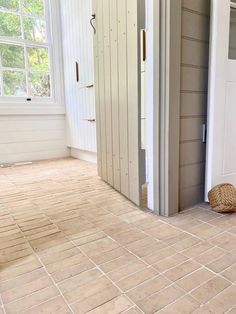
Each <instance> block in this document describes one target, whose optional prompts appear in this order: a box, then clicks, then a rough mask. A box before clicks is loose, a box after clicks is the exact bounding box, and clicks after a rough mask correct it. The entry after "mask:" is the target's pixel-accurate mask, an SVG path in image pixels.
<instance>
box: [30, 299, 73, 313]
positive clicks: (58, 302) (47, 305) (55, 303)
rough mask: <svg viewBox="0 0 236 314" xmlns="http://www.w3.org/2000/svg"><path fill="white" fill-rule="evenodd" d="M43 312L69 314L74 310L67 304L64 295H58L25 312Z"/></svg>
mask: <svg viewBox="0 0 236 314" xmlns="http://www.w3.org/2000/svg"><path fill="white" fill-rule="evenodd" d="M42 313H57V314H58V313H59V314H63V313H64V314H69V313H72V312H71V311H70V309H69V307H68V306H67V305H66V303H65V301H64V300H63V298H62V297H56V298H54V299H51V300H49V301H47V302H44V303H41V304H40V305H38V306H36V307H33V308H32V309H30V310H27V311H25V312H24V314H42Z"/></svg>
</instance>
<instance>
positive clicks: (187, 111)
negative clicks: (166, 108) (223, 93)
mask: <svg viewBox="0 0 236 314" xmlns="http://www.w3.org/2000/svg"><path fill="white" fill-rule="evenodd" d="M206 114H207V93H205V94H200V93H185V92H183V93H181V111H180V115H181V117H189V116H192V117H193V116H205V115H206Z"/></svg>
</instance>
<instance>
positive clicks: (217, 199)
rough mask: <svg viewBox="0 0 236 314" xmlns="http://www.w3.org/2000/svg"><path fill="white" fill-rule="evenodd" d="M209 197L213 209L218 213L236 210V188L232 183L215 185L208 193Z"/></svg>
mask: <svg viewBox="0 0 236 314" xmlns="http://www.w3.org/2000/svg"><path fill="white" fill-rule="evenodd" d="M208 199H209V202H210V205H211V207H212V209H213V210H214V211H216V212H218V213H228V212H234V211H236V190H235V188H234V186H233V185H232V184H228V183H224V184H220V185H217V186H215V187H214V188H213V189H212V190H211V191H210V192H209V193H208Z"/></svg>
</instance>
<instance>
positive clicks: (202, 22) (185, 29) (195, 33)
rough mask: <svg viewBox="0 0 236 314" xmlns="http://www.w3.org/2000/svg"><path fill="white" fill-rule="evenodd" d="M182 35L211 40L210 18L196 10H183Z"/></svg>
mask: <svg viewBox="0 0 236 314" xmlns="http://www.w3.org/2000/svg"><path fill="white" fill-rule="evenodd" d="M182 36H185V37H190V38H192V39H196V40H203V41H206V42H208V41H209V18H208V17H206V16H204V15H200V14H196V13H194V12H189V11H185V10H183V11H182Z"/></svg>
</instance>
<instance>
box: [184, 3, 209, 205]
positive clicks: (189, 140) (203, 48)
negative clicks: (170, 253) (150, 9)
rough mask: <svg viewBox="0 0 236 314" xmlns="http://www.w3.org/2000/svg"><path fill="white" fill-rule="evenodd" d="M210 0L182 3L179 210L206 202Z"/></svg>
mask: <svg viewBox="0 0 236 314" xmlns="http://www.w3.org/2000/svg"><path fill="white" fill-rule="evenodd" d="M209 16H210V0H182V38H181V42H182V52H181V105H180V185H179V186H180V210H182V209H184V208H187V207H190V206H193V205H195V204H197V203H199V202H202V201H203V199H204V180H205V178H204V172H205V149H206V144H203V143H202V141H201V138H202V124H203V123H205V122H206V115H207V82H208V55H209V22H210V18H209Z"/></svg>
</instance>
